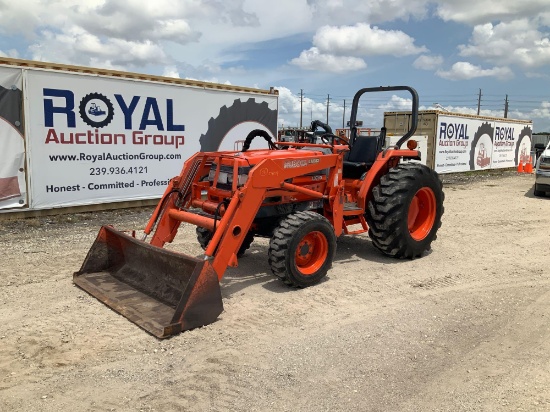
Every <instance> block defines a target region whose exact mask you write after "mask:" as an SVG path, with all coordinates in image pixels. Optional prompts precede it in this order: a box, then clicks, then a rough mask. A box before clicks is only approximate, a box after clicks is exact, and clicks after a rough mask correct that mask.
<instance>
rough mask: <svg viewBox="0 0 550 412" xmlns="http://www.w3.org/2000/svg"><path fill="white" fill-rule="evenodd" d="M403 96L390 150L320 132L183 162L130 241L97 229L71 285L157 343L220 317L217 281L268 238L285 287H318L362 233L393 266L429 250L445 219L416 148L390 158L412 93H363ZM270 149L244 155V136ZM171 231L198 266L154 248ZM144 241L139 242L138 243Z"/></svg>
mask: <svg viewBox="0 0 550 412" xmlns="http://www.w3.org/2000/svg"><path fill="white" fill-rule="evenodd" d="M388 91H408V92H410V94H411V96H412V116H411V124H410V129H409V130H408V132H407V133H406V134H405V135H404V136H403V137H402V138H401V139H400V140H399V142H398V143H397V145H396V146H395V147H392V148H389V149H385V150H382V147H383V146H384V141H385V137H386V136H385V129H384V128H383V129H382V132H381V134H380V135H379V136H362V135H359V134H358V133H357V129H356V128H352V131H351V136H350V139H349V141H348V140H347V139H342V138H341V137H339V136H336V135H334V134H332V133H331V131H330V127H328V126H326V125H324V124H323V123H321V122H317V123H316V125H319V124H320V125H324V126H325V130H326V129H328V130H327V131H326V133H324V134H323V135H322V136H321V137H322V144H310V143H296V142H273V141H272V139H271V137H270V135H269V134H268V133H266V132H265V131H262V130H254V131H252V132H251V133H250V134H249V135H248V136H247V137H246V139H245V141H244V144H243V147H242V150H240V151H224V152H199V153H196V154H195V155H193V156H192V157H191V158H190V159H188V160H187V161H186V162H185V164H184V166H183V169H182V171H181V174H180V175H179V176H176V177H174V178H173V179H172V180H171V181H170V183H169V185H168V187H167V188H166V191H165V193H164V195H163V197H162V199H161V200H160V202H159V203H158V205H157V207H156V209H155V211H154V212H153V215H152V216H151V219H150V221H149V223H148V224H147V226H146V228H145V236H144V238H143V239H141V240H138V239H136V238H134V237H132V236H130V235H128V234H126V233H123V232H120V231H117V230H115V229H114V228H112V227H110V226H103V227H102V228H101V229H100V231H99V234H98V236H97V239H96V241H95V242H94V244H93V245H92V247H91V249H90V251H89V252H88V255H87V257H86V259H85V261H84V263H83V265H82V267H81V269H80V270H79V271H78V272H76V273H75V274H74V278H73V279H74V283H75V284H77V285H78V286H79V287H81V288H82V289H84V290H86V291H87V292H88V293H90V294H91V295H93V296H95V297H96V298H98V299H99V300H101V301H102V302H104V303H105V304H106V305H108V306H109V307H111V308H112V309H114V310H116V311H117V312H119V313H121V314H122V315H124V316H126V317H127V318H128V319H130V320H131V321H133V322H134V323H136V324H137V325H139V326H140V327H142V328H143V329H145V330H147V331H148V332H150V333H152V334H153V335H155V336H157V337H159V338H164V337H167V336H170V335H173V334H177V333H179V332H181V331H183V330H188V329H192V328H196V327H200V326H204V325H207V324H209V323H212V322H214V321H215V320H216V318H217V317H218V316H219V314H220V313H221V312H222V311H223V303H222V296H221V290H220V284H219V282H220V280H221V279H222V277H223V275H224V272H225V270H226V269H227V267H228V266H237V262H238V259H239V258H241V256H242V255H243V254H244V253H245V251H246V250H247V249H248V248H249V247H250V244H251V243H252V241H253V239H254V237H267V238H269V239H270V243H269V249H268V251H267V255H268V262H269V266H270V268H271V271H272V272H273V274H274V275H275V276H276V277H277V278H279V279H281V280H282V281H283V282H284V283H286V284H288V285H290V286H294V287H299V288H302V287H307V286H311V285H314V284H316V283H318V282H319V281H320V280H321V279H322V278H323V277H324V276H325V275H326V274H327V271H328V270H329V269H330V268H331V265H332V261H333V259H334V256H335V253H336V239H337V238H338V237H339V236H341V235H344V234H359V233H364V232H367V231H368V234H369V236H370V238H371V240H372V243H373V245H374V246H375V247H376V248H377V249H379V250H380V251H381V252H383V253H384V254H386V255H389V256H392V257H395V258H410V259H412V258H416V257H419V256H421V255H422V254H423V253H424V252H425V251H426V250H428V249H430V245H431V243H432V241H433V240H434V239H435V238H436V232H437V230H438V228H439V227H440V225H441V216H442V214H443V199H444V194H443V191H442V183H441V181H440V179H439V177H438V175H437V173H436V172H435V171H433V170H431V169H429V168H427V167H426V166H423V165H421V164H420V163H417V162H408V161H407V160H409V159H417V160H418V159H420V152H418V151H417V150H414V149H415V145H414V140H410V141H409V142H408V147H409V149H399V147H400V146H401V144H402V143H404V142H405V141H406V140H407V139H408V138H409V137H411V136H412V135H413V133H414V132H415V130H416V125H417V114H418V95H417V93H416V91H415V90H414V89H412V88H410V87H407V86H395V87H377V88H364V89H361V90H359V91H358V92H357V93H356V95H355V97H354V99H353V106H352V111H351V120H350V124H355V120H356V117H357V110H358V104H359V98H360V97H361V96H362V95H363V94H364V93H367V92H388ZM257 137H261V138H264V139H265V140H266V141H267V142H268V146H269V149H262V150H249V147H250V143H251V141H252V140H253V139H254V138H257ZM181 223H187V224H192V225H195V226H196V232H197V238H198V241H199V243H200V245H201V246H202V247H203V248H204V249H205V252H204V256H202V257H201V258H196V257H191V256H186V255H183V254H180V253H177V252H174V251H170V250H167V249H164V248H163V246H164V245H165V244H166V243H169V242H172V240H173V239H174V237H175V236H176V234H177V232H178V228H179V226H180V225H181ZM147 237H150V240H149V241H148V242H146V238H147Z"/></svg>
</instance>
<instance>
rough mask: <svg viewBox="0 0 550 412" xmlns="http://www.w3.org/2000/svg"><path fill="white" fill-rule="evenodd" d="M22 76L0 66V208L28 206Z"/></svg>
mask: <svg viewBox="0 0 550 412" xmlns="http://www.w3.org/2000/svg"><path fill="white" fill-rule="evenodd" d="M21 74H22V71H21V70H20V69H12V68H7V67H0V209H8V208H15V207H23V206H26V205H27V189H26V187H27V183H26V176H25V140H24V137H23V116H22V110H23V98H22V92H21V89H22V75H21Z"/></svg>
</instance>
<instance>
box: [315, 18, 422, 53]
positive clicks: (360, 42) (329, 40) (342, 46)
mask: <svg viewBox="0 0 550 412" xmlns="http://www.w3.org/2000/svg"><path fill="white" fill-rule="evenodd" d="M313 44H314V46H316V47H317V48H318V49H319V50H321V52H323V53H330V54H336V55H346V56H373V55H393V56H397V57H399V56H407V55H411V54H419V53H423V52H426V51H427V49H426V48H425V47H423V46H422V47H416V46H415V45H414V39H413V38H412V37H410V36H409V35H407V34H405V33H403V32H402V31H398V30H382V29H379V28H378V27H376V26H374V27H371V26H370V25H368V24H363V23H359V24H356V25H355V26H342V27H334V26H324V27H321V28H320V29H319V30H318V31H317V33H316V34H315V36H314V37H313Z"/></svg>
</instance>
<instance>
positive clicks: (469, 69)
mask: <svg viewBox="0 0 550 412" xmlns="http://www.w3.org/2000/svg"><path fill="white" fill-rule="evenodd" d="M436 74H437V75H438V76H439V77H442V78H444V79H448V80H470V79H475V78H478V77H496V78H499V79H501V80H505V79H510V78H512V77H513V75H514V74H513V72H512V70H510V68H508V67H493V68H492V69H482V68H481V67H479V66H475V65H473V64H471V63H468V62H457V63H455V64H453V66H452V67H451V70H448V71H444V70H438V71H437V72H436Z"/></svg>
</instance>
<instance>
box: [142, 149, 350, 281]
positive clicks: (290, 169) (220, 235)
mask: <svg viewBox="0 0 550 412" xmlns="http://www.w3.org/2000/svg"><path fill="white" fill-rule="evenodd" d="M194 159H195V162H198V159H199V157H195V158H194ZM341 162H342V156H341V155H335V154H333V155H323V156H319V157H315V158H306V159H303V160H299V161H289V160H285V159H265V160H263V161H261V162H260V163H258V164H257V165H256V166H255V167H254V168H253V169H252V170H251V172H250V174H249V178H248V181H247V183H246V184H245V185H244V186H243V187H241V188H239V189H237V190H236V191H235V192H234V193H233V195H232V197H231V198H230V200H229V204H228V206H227V208H226V209H225V212H224V213H223V216H222V218H221V220H219V221H215V219H214V218H212V217H208V216H204V215H200V214H197V213H193V212H192V211H191V210H185V209H181V208H179V207H177V205H176V200H175V199H174V200H170V201H167V202H165V205H164V206H163V207H160V206H159V208H157V210H156V211H155V213H154V216H155V215H156V216H159V222H158V224H157V228H156V230H155V232H154V234H153V238H152V240H151V244H152V245H154V246H157V247H162V246H164V244H165V243H166V242H170V241H171V240H172V239H173V238H174V236H175V235H176V233H177V230H178V227H179V225H180V224H181V223H182V222H185V223H191V224H194V225H196V226H199V227H205V228H208V229H210V230H211V229H213V228H215V231H214V235H213V237H212V239H211V240H210V242H209V244H208V247H207V248H206V251H205V257H204V258H205V260H210V261H211V262H210V263H211V266H212V268H213V269H214V271H215V272H216V274H217V276H218V279H219V280H221V279H222V277H223V275H224V273H225V270H226V269H227V267H228V266H236V265H237V257H236V253H237V251H238V250H239V248H240V246H241V244H242V242H243V240H244V237H245V236H246V234H247V233H248V231H249V230H250V227H251V226H252V223H253V221H254V218H255V216H256V214H257V212H258V209H259V208H260V206H261V204H262V202H263V200H264V199H265V198H266V196H267V193H268V192H269V191H271V190H278V191H280V190H281V189H282V190H285V189H286V190H288V191H289V192H292V191H302V192H308V194H311V195H315V196H319V197H321V198H325V199H326V200H328V201H329V202H330V203H332V204H334V205H335V207H332V209H333V211H334V213H335V214H336V216H335V221H341V220H342V211H341V209H342V202H341V201H337V202H334V199H335V198H336V196H337V194H340V193H342V189H341V188H340V185H343V183H341V182H342V179H341V173H342V172H341ZM192 163H193V162H190V163H189V164H188V163H186V166H185V167H184V173H182V175H181V176H180V177H179V178H178V179H175V180H173V181H174V182H178V181H179V184H180V185H181V184H183V183H182V182H184V181H193V180H196V179H195V178H194V177H190V176H188V175H187V174H186V173H192V172H193V168H192V167H190V164H192ZM338 164H339V165H340V166H339V167H336V166H337V165H338ZM199 169H200V168H199ZM321 169H329V170H330V174H329V178H328V179H329V181H330V182H331V183H336V186H334V184H330V185H328V186H327V190H326V193H323V194H319V193H318V192H315V191H309V190H308V189H306V188H300V187H297V186H294V185H292V184H289V183H287V182H286V181H287V180H290V179H292V178H294V177H297V176H302V175H304V174H307V173H312V172H316V171H318V170H321ZM338 173H339V174H340V176H338V175H337V174H338ZM174 187H175V184H171V185H170V186H169V188H168V189H167V190H166V192H165V196H166V195H167V194H168V195H169V194H170V192H171V191H172V190H174ZM338 210H340V211H339V212H338ZM153 224H154V219H153V218H152V219H151V221H150V222H149V224H148V226H147V229H148V230H150V228H151V227H152V226H153Z"/></svg>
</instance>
